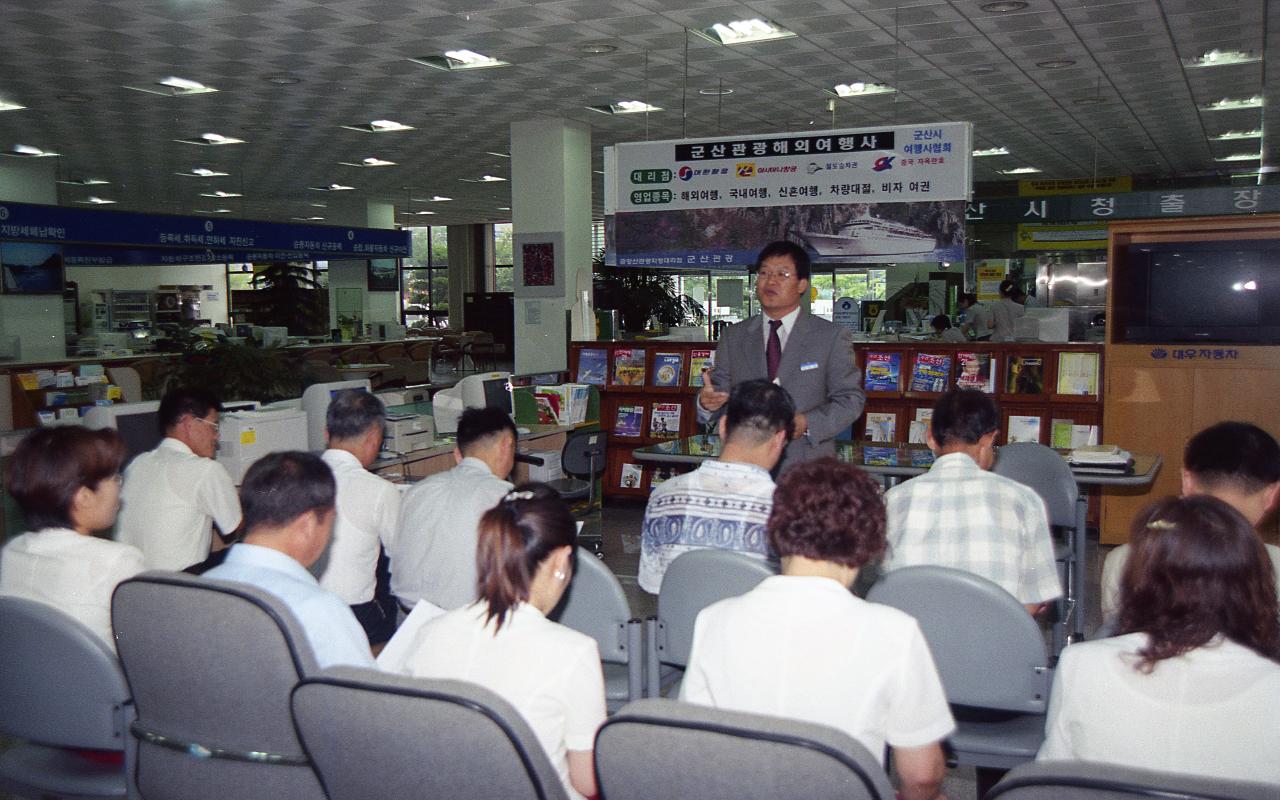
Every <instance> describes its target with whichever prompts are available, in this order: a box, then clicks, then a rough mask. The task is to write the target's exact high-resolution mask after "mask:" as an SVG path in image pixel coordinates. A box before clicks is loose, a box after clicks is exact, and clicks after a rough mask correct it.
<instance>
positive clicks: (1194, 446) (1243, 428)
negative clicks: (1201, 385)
mask: <svg viewBox="0 0 1280 800" xmlns="http://www.w3.org/2000/svg"><path fill="white" fill-rule="evenodd" d="M1194 494H1207V495H1212V496H1213V497H1216V498H1218V499H1219V500H1221V501H1223V502H1224V503H1226V504H1227V505H1229V506H1231V507H1232V508H1234V509H1235V510H1236V511H1239V512H1240V513H1241V514H1243V515H1244V518H1245V519H1247V520H1248V521H1249V524H1250V525H1253V526H1254V527H1255V528H1256V527H1257V526H1258V524H1259V523H1261V522H1262V520H1263V519H1265V518H1266V516H1267V514H1268V513H1270V512H1271V511H1272V510H1273V509H1275V507H1276V499H1277V497H1280V444H1277V443H1276V440H1275V439H1274V438H1272V436H1271V434H1269V433H1267V432H1266V431H1264V430H1262V429H1261V428H1259V427H1258V426H1257V425H1251V424H1249V423H1247V422H1219V423H1218V424H1217V425H1211V426H1210V427H1208V428H1205V429H1204V430H1202V431H1200V432H1199V433H1197V434H1196V435H1195V436H1192V437H1191V441H1189V442H1187V447H1186V449H1185V450H1184V451H1183V453H1182V495H1183V496H1184V497H1186V496H1189V495H1194ZM1266 549H1267V555H1268V556H1270V558H1271V564H1272V566H1273V567H1274V569H1275V573H1276V593H1277V594H1278V595H1280V547H1276V546H1275V545H1273V544H1268V545H1266ZM1128 558H1129V545H1127V544H1122V545H1120V546H1119V547H1117V548H1116V549H1114V550H1112V551H1111V553H1110V554H1109V555H1108V556H1107V560H1106V563H1105V564H1104V566H1103V568H1102V617H1103V619H1104V620H1107V621H1108V622H1110V621H1112V620H1114V619H1115V616H1116V612H1117V611H1118V610H1119V606H1120V576H1121V575H1123V574H1124V565H1125V562H1126V561H1127V560H1128Z"/></svg>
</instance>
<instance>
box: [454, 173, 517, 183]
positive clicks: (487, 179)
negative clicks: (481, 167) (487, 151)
mask: <svg viewBox="0 0 1280 800" xmlns="http://www.w3.org/2000/svg"><path fill="white" fill-rule="evenodd" d="M458 180H460V181H463V182H465V183H501V182H502V181H505V180H506V178H500V177H498V176H497V175H482V176H480V177H479V178H458Z"/></svg>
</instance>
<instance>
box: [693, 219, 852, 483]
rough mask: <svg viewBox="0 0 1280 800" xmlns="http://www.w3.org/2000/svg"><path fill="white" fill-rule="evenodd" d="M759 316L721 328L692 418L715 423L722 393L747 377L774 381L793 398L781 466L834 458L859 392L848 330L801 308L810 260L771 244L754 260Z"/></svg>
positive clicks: (785, 245)
mask: <svg viewBox="0 0 1280 800" xmlns="http://www.w3.org/2000/svg"><path fill="white" fill-rule="evenodd" d="M756 268H757V272H756V299H757V300H759V302H760V309H761V313H760V314H757V315H756V316H754V317H752V318H750V319H748V320H746V321H745V322H740V323H738V324H737V325H733V326H731V327H729V328H728V329H726V330H725V332H724V334H723V335H722V336H721V337H720V343H719V346H718V347H717V348H716V356H715V369H714V370H711V371H709V372H708V373H706V374H705V375H704V376H703V387H702V390H701V391H699V392H698V420H699V421H700V422H706V421H708V420H712V419H714V418H717V417H718V416H719V414H720V413H722V409H723V407H724V405H725V403H726V402H727V401H728V399H729V391H730V390H731V389H732V388H733V387H734V386H736V385H737V384H739V383H742V382H744V381H750V380H758V379H761V378H763V379H764V380H768V381H774V382H775V383H777V384H778V385H780V386H781V387H782V388H784V389H786V390H787V392H788V393H789V394H790V395H791V398H792V400H794V401H795V406H796V416H795V432H794V434H793V436H792V440H791V443H790V444H789V445H788V446H787V451H786V454H785V456H784V458H783V461H782V463H783V465H784V466H783V468H784V469H785V468H786V467H787V466H790V465H793V464H797V463H800V462H802V461H807V460H809V459H812V458H818V457H820V456H825V455H835V438H836V436H837V435H838V434H839V433H840V432H841V431H843V430H844V429H845V428H847V427H849V426H850V425H851V424H853V421H854V420H856V419H857V418H858V417H859V416H861V415H862V407H863V405H864V403H865V400H866V395H865V394H864V393H863V391H862V382H861V380H860V378H861V373H860V372H859V370H858V368H857V365H856V364H855V362H854V357H853V341H852V338H851V336H850V333H849V331H848V330H847V329H845V328H841V327H839V326H837V325H835V324H833V323H831V322H828V321H827V320H824V319H822V318H821V317H816V316H814V315H813V314H810V313H809V312H808V311H806V310H805V309H803V308H802V307H801V299H802V298H803V297H804V295H805V293H806V292H808V291H809V274H810V270H809V255H808V254H807V253H806V252H805V251H804V248H802V247H800V246H799V245H796V244H793V243H792V242H781V241H780V242H773V243H772V244H769V245H766V246H765V248H764V249H763V250H761V251H760V256H759V257H758V258H757V259H756Z"/></svg>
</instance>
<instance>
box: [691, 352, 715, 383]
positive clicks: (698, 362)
mask: <svg viewBox="0 0 1280 800" xmlns="http://www.w3.org/2000/svg"><path fill="white" fill-rule="evenodd" d="M715 365H716V352H715V351H714V350H690V351H689V385H690V386H696V387H698V388H699V389H700V388H702V371H703V370H704V369H711V368H713V367H714V366H715Z"/></svg>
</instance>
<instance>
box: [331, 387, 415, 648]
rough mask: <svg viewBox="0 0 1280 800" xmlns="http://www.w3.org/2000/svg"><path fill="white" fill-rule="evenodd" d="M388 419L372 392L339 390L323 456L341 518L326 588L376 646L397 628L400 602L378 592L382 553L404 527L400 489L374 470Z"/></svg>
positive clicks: (380, 402) (332, 403)
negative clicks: (381, 597)
mask: <svg viewBox="0 0 1280 800" xmlns="http://www.w3.org/2000/svg"><path fill="white" fill-rule="evenodd" d="M386 417H387V410H386V408H385V407H384V406H383V405H382V401H381V400H379V399H378V398H377V397H374V396H373V395H372V394H370V393H369V392H366V391H364V390H362V389H347V390H344V391H341V392H338V393H337V394H336V395H335V396H334V397H333V399H332V401H331V402H330V403H329V410H328V412H327V414H326V416H325V430H326V432H327V434H328V437H329V448H328V449H327V450H325V451H324V454H323V455H322V456H321V459H323V460H324V463H326V464H328V465H329V469H331V470H333V478H334V480H335V481H337V484H338V499H337V507H338V517H337V521H336V522H335V523H334V526H333V544H332V545H330V547H329V552H328V558H327V559H326V560H325V562H324V566H323V571H322V572H321V573H320V586H321V587H323V588H325V589H328V590H329V591H331V592H333V593H334V594H336V595H337V596H338V597H341V598H342V599H343V600H344V601H345V602H346V603H347V605H349V606H351V611H352V613H354V614H355V615H356V619H358V620H359V621H360V625H361V627H363V628H364V631H365V633H366V634H368V636H369V643H370V644H374V645H377V644H382V643H383V642H385V641H387V640H388V639H390V638H391V634H393V633H395V632H396V615H395V608H394V606H393V607H390V608H388V607H387V605H389V604H384V603H380V602H378V600H379V598H377V597H375V594H376V589H377V570H378V557H379V556H380V555H381V553H382V548H383V547H386V548H387V549H388V550H389V549H390V548H391V543H392V542H393V541H395V537H396V529H397V528H398V527H399V525H400V491H399V490H398V489H397V488H396V487H395V485H394V484H393V483H391V481H388V480H387V479H385V478H380V477H378V476H377V475H374V474H373V473H372V472H369V470H368V467H369V465H370V464H372V463H373V462H374V461H376V460H377V459H378V452H379V451H380V450H381V449H382V437H383V434H384V432H385V429H386Z"/></svg>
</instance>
